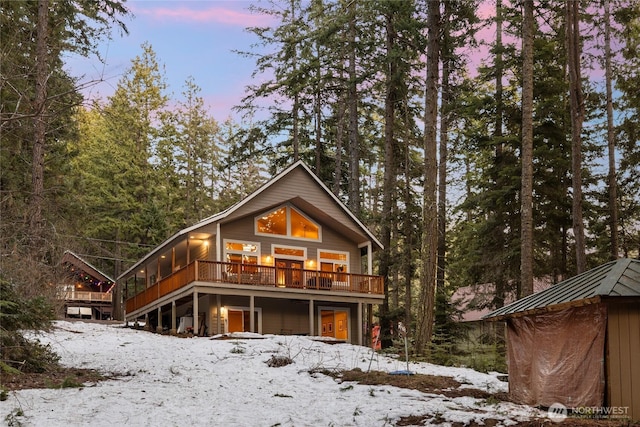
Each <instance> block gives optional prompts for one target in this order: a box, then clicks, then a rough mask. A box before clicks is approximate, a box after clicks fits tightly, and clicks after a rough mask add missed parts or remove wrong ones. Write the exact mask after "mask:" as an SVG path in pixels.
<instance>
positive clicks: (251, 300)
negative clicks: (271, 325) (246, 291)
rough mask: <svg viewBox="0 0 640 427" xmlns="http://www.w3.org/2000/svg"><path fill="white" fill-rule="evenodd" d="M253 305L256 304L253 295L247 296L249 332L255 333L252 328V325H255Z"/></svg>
mask: <svg viewBox="0 0 640 427" xmlns="http://www.w3.org/2000/svg"><path fill="white" fill-rule="evenodd" d="M255 304H256V297H254V296H253V295H251V296H249V332H255V331H256V329H255V327H254V325H255V324H256V322H255V320H256V314H255V309H256V308H255Z"/></svg>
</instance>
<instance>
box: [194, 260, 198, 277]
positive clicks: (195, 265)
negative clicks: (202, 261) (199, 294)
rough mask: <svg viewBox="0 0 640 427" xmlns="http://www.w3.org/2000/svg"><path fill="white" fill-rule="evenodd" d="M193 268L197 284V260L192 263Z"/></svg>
mask: <svg viewBox="0 0 640 427" xmlns="http://www.w3.org/2000/svg"><path fill="white" fill-rule="evenodd" d="M193 266H194V268H195V269H196V271H195V272H194V274H195V278H196V282H197V281H198V280H199V277H198V276H199V274H198V260H195V261H194V262H193Z"/></svg>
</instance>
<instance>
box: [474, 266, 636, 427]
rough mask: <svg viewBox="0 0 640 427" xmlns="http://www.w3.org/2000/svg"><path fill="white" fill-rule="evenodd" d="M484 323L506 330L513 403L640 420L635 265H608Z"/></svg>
mask: <svg viewBox="0 0 640 427" xmlns="http://www.w3.org/2000/svg"><path fill="white" fill-rule="evenodd" d="M484 319H485V320H492V321H501V320H502V321H505V322H506V324H507V362H508V366H509V392H510V394H511V395H512V396H513V398H514V399H515V400H517V401H519V402H521V403H526V404H529V405H533V406H542V407H550V406H552V405H554V404H562V405H565V406H566V407H567V408H569V409H577V408H586V407H588V408H600V409H598V411H600V412H599V413H598V414H599V415H603V414H604V415H607V416H612V415H616V416H618V417H629V418H631V419H634V420H638V419H640V260H637V259H629V258H623V259H618V260H616V261H611V262H608V263H605V264H603V265H601V266H599V267H596V268H594V269H592V270H589V271H587V272H584V273H582V274H579V275H577V276H575V277H572V278H570V279H567V280H565V281H563V282H560V283H558V284H556V285H554V286H552V287H550V288H548V289H546V290H544V291H541V292H537V293H535V294H532V295H529V296H527V297H525V298H522V299H520V300H517V301H514V302H513V303H511V304H508V305H506V306H504V307H501V308H499V309H497V310H495V311H493V312H491V313H489V314H488V315H486V316H484ZM604 412H606V414H605V413H604ZM614 412H615V414H613V413H614Z"/></svg>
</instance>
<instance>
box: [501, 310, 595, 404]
mask: <svg viewBox="0 0 640 427" xmlns="http://www.w3.org/2000/svg"><path fill="white" fill-rule="evenodd" d="M606 325H607V311H606V307H605V305H604V304H591V305H586V306H583V307H572V308H568V309H565V310H561V311H555V312H548V313H543V314H536V315H530V316H523V317H515V318H510V319H508V320H507V358H508V364H509V394H510V395H511V396H512V398H513V399H514V400H516V401H517V402H520V403H524V404H527V405H531V406H542V407H549V406H551V405H552V404H554V403H561V404H563V405H565V406H566V407H568V408H576V407H593V406H597V407H601V406H602V405H603V402H604V390H605V381H604V378H605V376H604V375H605V374H604V354H605V353H604V344H605V334H606Z"/></svg>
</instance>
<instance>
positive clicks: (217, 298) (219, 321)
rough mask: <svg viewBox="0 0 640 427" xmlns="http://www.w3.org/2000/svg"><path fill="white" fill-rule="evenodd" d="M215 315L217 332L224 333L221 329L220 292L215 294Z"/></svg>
mask: <svg viewBox="0 0 640 427" xmlns="http://www.w3.org/2000/svg"><path fill="white" fill-rule="evenodd" d="M216 317H217V322H216V323H217V325H218V334H222V333H224V330H223V329H222V298H221V297H220V294H218V295H216Z"/></svg>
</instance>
